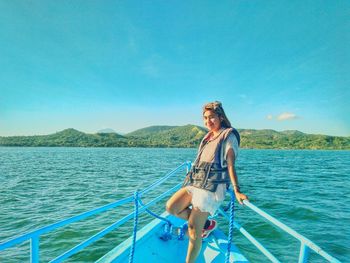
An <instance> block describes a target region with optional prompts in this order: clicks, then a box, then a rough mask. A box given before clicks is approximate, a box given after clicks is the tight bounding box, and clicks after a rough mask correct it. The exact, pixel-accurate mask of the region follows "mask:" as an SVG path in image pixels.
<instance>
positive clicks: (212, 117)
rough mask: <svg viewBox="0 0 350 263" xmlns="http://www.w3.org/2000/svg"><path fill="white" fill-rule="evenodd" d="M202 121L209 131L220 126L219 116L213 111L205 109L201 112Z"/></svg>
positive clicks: (215, 129) (218, 128)
mask: <svg viewBox="0 0 350 263" xmlns="http://www.w3.org/2000/svg"><path fill="white" fill-rule="evenodd" d="M203 121H204V125H205V126H206V127H207V128H208V129H209V131H218V130H220V128H221V121H220V117H219V115H217V114H216V113H215V112H214V111H211V110H207V111H205V112H204V114H203Z"/></svg>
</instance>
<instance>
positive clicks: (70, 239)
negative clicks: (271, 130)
mask: <svg viewBox="0 0 350 263" xmlns="http://www.w3.org/2000/svg"><path fill="white" fill-rule="evenodd" d="M195 155H196V149H180V148H65V147H62V148H60V147H58V148H55V147H52V148H50V147H42V148H30V147H0V202H1V203H0V243H3V242H4V241H6V240H9V239H11V238H13V237H15V236H18V235H20V234H24V233H28V232H30V231H33V230H35V229H38V228H41V227H43V226H46V225H49V224H52V223H54V222H57V221H60V220H63V219H66V218H69V217H72V216H74V215H77V214H80V213H83V212H86V211H89V210H92V209H94V208H96V207H100V206H103V205H106V204H109V203H112V202H115V201H116V200H119V199H121V198H124V197H127V196H129V195H132V194H133V193H134V192H135V191H136V190H137V189H139V190H142V189H144V188H145V187H147V186H149V185H150V184H151V183H152V182H154V181H156V180H157V179H159V178H161V177H163V176H164V175H166V174H167V173H169V172H170V171H172V170H173V169H174V168H176V167H177V166H179V165H181V164H182V163H184V162H185V161H192V160H193V159H194V158H195ZM236 171H237V175H238V179H239V183H240V185H241V191H242V192H243V193H245V194H246V195H247V196H248V197H249V199H250V201H251V203H253V204H254V205H256V206H257V207H259V208H261V209H263V210H264V211H266V212H267V213H269V214H271V215H272V216H274V217H276V218H277V219H279V220H280V221H282V222H283V223H285V224H286V225H288V226H290V227H292V228H293V229H294V230H296V231H297V232H299V233H300V234H302V235H304V236H305V237H306V238H308V239H310V240H312V241H313V242H315V243H316V244H317V245H318V246H320V247H321V248H322V249H323V250H325V251H326V252H328V253H329V254H330V255H332V256H334V257H335V258H337V259H339V260H340V261H341V262H350V151H329V150H327V151H321V150H253V149H241V150H240V152H239V155H238V158H237V161H236ZM184 176H185V171H183V172H179V173H177V174H175V175H174V176H173V177H171V178H170V179H169V180H168V181H167V182H165V183H164V184H161V185H160V186H159V187H157V188H156V189H155V190H154V191H152V192H150V193H149V194H147V196H145V199H144V200H143V201H144V202H147V201H149V200H151V199H152V198H154V197H156V196H158V195H159V194H160V193H162V192H164V191H165V190H167V189H169V188H170V187H172V186H174V185H176V184H178V183H179V182H182V180H183V179H184ZM165 202H166V198H165V199H164V200H162V201H161V202H159V203H157V204H156V205H155V206H154V207H152V208H151V210H152V211H153V212H155V213H158V214H159V213H162V212H163V211H164V209H165ZM228 202H229V197H227V200H226V201H225V202H224V206H226V205H228ZM132 210H133V204H132V203H129V204H126V205H123V206H122V207H118V208H115V209H112V210H109V211H107V212H105V213H103V214H100V215H95V216H91V217H89V218H87V219H84V220H82V221H79V222H76V223H73V224H71V225H69V226H65V227H61V228H59V229H57V230H54V231H52V232H50V233H48V234H44V235H43V236H41V237H40V262H48V261H50V260H52V259H54V258H56V257H57V256H59V255H60V254H62V253H64V252H65V251H67V250H69V249H71V248H72V247H74V246H76V245H78V244H79V243H80V242H82V241H84V240H86V239H87V238H89V237H90V236H92V235H94V234H96V233H98V232H99V231H101V230H103V229H104V228H106V227H108V226H109V225H111V224H113V223H114V222H116V221H117V220H119V219H120V218H121V217H123V216H125V215H127V214H128V213H130V212H131V211H132ZM151 219H152V218H151V216H149V215H142V216H141V217H140V227H142V226H143V225H145V224H146V223H147V222H148V221H149V220H151ZM218 220H219V226H220V228H221V229H222V230H223V231H224V232H226V233H227V232H228V223H227V222H226V221H225V219H224V218H223V217H219V218H218ZM235 220H236V222H238V223H239V224H240V225H241V226H242V227H244V228H245V229H246V230H247V231H248V232H249V233H250V234H252V235H253V236H254V237H255V238H256V239H257V240H258V241H259V242H260V243H262V244H263V245H264V246H265V247H266V248H267V249H269V250H270V251H271V253H273V254H274V255H275V256H276V257H277V258H278V259H279V260H280V261H281V262H297V261H298V256H299V249H300V242H299V241H298V240H297V239H295V238H293V237H291V236H290V235H288V234H287V233H285V232H284V231H281V230H279V229H278V228H276V227H274V226H272V225H271V224H269V223H268V222H267V221H266V220H265V219H263V218H262V217H261V216H259V215H257V214H256V213H255V212H253V211H252V210H250V208H248V207H246V206H242V205H239V204H237V202H236V204H235ZM132 221H133V220H130V222H128V223H127V224H125V225H123V226H122V227H120V228H118V229H116V230H113V231H112V232H110V233H109V234H107V235H106V236H104V237H103V238H102V239H100V240H98V241H96V242H94V243H93V244H91V245H89V246H88V247H86V248H85V249H84V250H82V251H81V252H79V253H77V254H75V255H73V256H71V257H70V258H69V259H67V260H66V261H65V262H94V261H95V260H97V259H99V258H100V257H102V256H103V255H104V254H106V253H107V252H108V251H110V250H111V249H113V248H114V247H115V246H116V245H118V244H119V243H120V242H122V241H123V240H125V239H126V238H127V237H129V236H130V235H131V233H132V228H133V222H132ZM233 240H234V243H235V244H236V245H237V247H238V248H239V249H240V250H241V252H242V253H243V254H244V255H245V256H246V257H247V258H248V259H249V260H250V261H251V262H269V260H268V259H267V258H266V257H265V256H264V255H263V254H262V253H261V252H260V251H259V250H258V249H257V248H256V247H255V246H254V245H252V244H251V243H250V241H249V240H247V239H246V238H245V237H244V236H243V235H242V234H241V233H240V232H239V231H237V230H235V231H234V233H233ZM29 247H30V244H29V241H26V242H24V243H22V244H20V245H17V246H15V247H13V248H8V249H6V250H3V251H0V262H30V250H29ZM179 262H181V261H179ZM183 262H184V261H183ZM309 262H327V261H326V260H325V259H323V258H322V257H320V256H319V255H317V254H315V253H313V252H311V254H310V260H309Z"/></svg>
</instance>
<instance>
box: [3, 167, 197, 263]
mask: <svg viewBox="0 0 350 263" xmlns="http://www.w3.org/2000/svg"><path fill="white" fill-rule="evenodd" d="M183 168H186V169H187V171H188V169H190V168H191V162H185V163H183V164H182V165H180V166H178V167H177V168H176V169H174V170H172V171H171V172H169V173H168V174H167V175H165V176H164V177H162V178H160V179H159V180H157V181H156V182H154V183H153V184H151V185H150V186H148V187H147V188H145V189H144V190H142V191H140V193H139V197H140V198H141V196H142V195H144V194H145V193H147V192H149V191H151V190H152V189H154V188H155V187H157V186H158V185H160V184H161V183H163V182H164V181H166V180H167V179H168V178H169V177H171V176H173V175H174V174H176V173H177V172H179V171H180V170H182V169H183ZM180 186H181V184H177V185H176V186H174V187H173V188H171V189H169V190H168V191H166V192H164V193H163V194H161V195H159V196H158V197H157V198H155V199H153V200H152V201H150V202H149V203H147V204H145V205H144V206H143V207H142V208H140V209H139V214H140V213H142V212H144V211H145V210H146V209H147V208H148V207H150V206H152V205H153V204H155V203H156V202H158V201H159V200H161V199H162V198H164V197H165V196H167V195H168V194H170V193H172V192H174V191H176V190H177V189H178V188H180ZM132 202H134V196H133V195H131V196H128V197H126V198H123V199H121V200H118V201H116V202H113V203H111V204H107V205H104V206H101V207H99V208H96V209H93V210H91V211H88V212H85V213H82V214H79V215H77V216H73V217H71V218H68V219H65V220H62V221H59V222H56V223H54V224H51V225H48V226H45V227H42V228H39V229H37V230H35V231H31V232H29V233H26V234H23V235H20V236H18V237H15V238H12V239H10V240H8V241H5V242H3V243H0V251H2V250H5V249H7V248H10V247H14V246H16V245H19V244H21V243H23V242H25V241H28V240H29V241H30V260H31V262H33V263H34V262H35V263H37V262H39V254H40V236H41V235H43V234H47V233H48V232H51V231H53V230H56V229H58V228H60V227H64V226H66V225H68V224H71V223H74V222H77V221H80V220H83V219H86V218H88V217H91V216H93V215H97V214H100V213H103V212H106V211H107V210H110V209H112V208H116V207H118V206H121V205H124V204H126V203H132ZM133 217H134V212H132V213H130V214H128V215H127V216H124V217H123V218H121V219H120V220H118V221H117V222H115V223H113V224H112V225H110V226H108V227H107V228H105V229H103V230H102V231H100V232H98V233H97V234H95V235H93V236H92V237H90V238H88V239H87V240H85V241H83V242H81V243H80V244H78V245H77V246H75V247H73V248H72V249H70V250H68V251H66V252H64V253H63V254H62V255H60V256H58V257H56V258H55V259H53V260H51V261H50V262H55V263H56V262H62V261H63V260H64V259H67V258H68V257H70V256H72V255H74V254H76V253H78V252H79V251H81V250H82V249H84V248H85V247H87V246H89V245H90V244H91V243H93V242H95V241H97V240H98V239H100V238H101V237H103V236H105V235H106V234H108V233H109V232H111V231H112V230H114V229H116V228H117V227H119V226H121V225H122V224H124V223H125V222H127V221H128V220H129V219H132V218H133Z"/></svg>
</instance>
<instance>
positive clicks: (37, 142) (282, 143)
mask: <svg viewBox="0 0 350 263" xmlns="http://www.w3.org/2000/svg"><path fill="white" fill-rule="evenodd" d="M238 131H239V132H240V135H241V148H255V149H339V150H340V149H348V150H349V149H350V137H339V136H328V135H316V134H306V133H302V132H300V131H294V130H291V131H282V132H278V131H274V130H268V129H266V130H254V129H238ZM206 133H207V130H206V129H205V128H203V127H200V126H196V125H190V124H189V125H184V126H151V127H146V128H143V129H139V130H136V131H134V132H131V133H128V134H126V135H124V136H123V135H120V134H117V133H114V132H113V133H104V132H102V133H101V132H100V131H99V132H98V133H96V134H87V133H84V132H81V131H78V130H75V129H66V130H63V131H60V132H57V133H54V134H50V135H40V136H11V137H0V145H2V146H69V147H185V148H188V147H198V145H199V143H200V141H201V139H202V138H203V136H204V135H205V134H206Z"/></svg>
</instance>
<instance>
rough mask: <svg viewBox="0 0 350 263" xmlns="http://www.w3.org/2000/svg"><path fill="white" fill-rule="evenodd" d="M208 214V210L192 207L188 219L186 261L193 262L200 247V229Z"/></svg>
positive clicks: (187, 262)
mask: <svg viewBox="0 0 350 263" xmlns="http://www.w3.org/2000/svg"><path fill="white" fill-rule="evenodd" d="M208 216H209V213H208V212H201V211H200V210H199V209H198V208H192V211H191V214H190V216H189V219H188V234H189V238H190V240H189V243H188V249H187V257H186V263H193V262H195V260H196V258H197V256H198V254H199V252H200V251H201V248H202V230H203V227H204V224H205V221H206V220H207V218H208Z"/></svg>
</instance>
